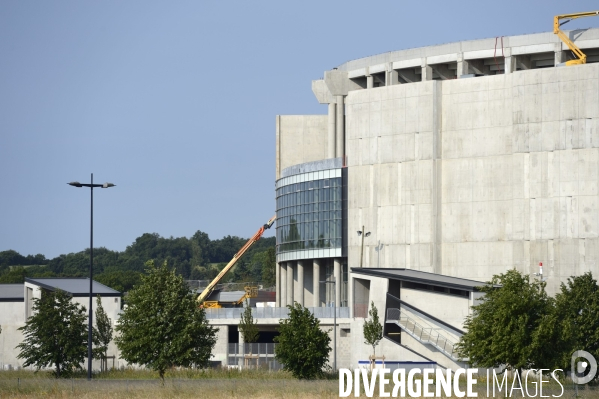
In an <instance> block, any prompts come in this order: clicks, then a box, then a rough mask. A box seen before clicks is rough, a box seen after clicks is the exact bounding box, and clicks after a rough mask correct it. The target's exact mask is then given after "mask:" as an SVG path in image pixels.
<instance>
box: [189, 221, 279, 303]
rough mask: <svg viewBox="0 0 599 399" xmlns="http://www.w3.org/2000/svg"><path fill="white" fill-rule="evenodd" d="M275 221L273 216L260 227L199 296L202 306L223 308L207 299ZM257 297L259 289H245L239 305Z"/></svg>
mask: <svg viewBox="0 0 599 399" xmlns="http://www.w3.org/2000/svg"><path fill="white" fill-rule="evenodd" d="M275 219H276V216H273V217H272V218H270V220H269V221H268V222H266V224H264V225H263V226H262V227H260V229H258V231H257V232H256V234H254V236H253V237H252V238H250V239H249V240H248V241H247V242H246V243H245V245H244V246H243V247H241V249H240V250H239V252H237V253H236V254H235V256H233V259H231V261H230V262H229V263H228V264H227V266H225V267H224V268H223V270H221V271H220V273H218V276H216V277H215V278H214V280H212V281H211V282H210V284H208V286H207V287H206V288H205V289H204V291H202V293H201V294H200V296H198V302H200V303H201V304H202V306H204V307H205V308H220V307H221V306H220V304H219V303H218V301H206V298H208V296H209V295H210V294H211V293H212V291H213V290H214V287H215V286H216V285H217V284H218V283H219V282H220V280H222V278H223V277H224V276H225V274H227V273H228V272H229V270H231V269H232V268H233V266H235V263H237V261H238V260H239V259H241V257H242V256H243V255H244V254H245V253H246V252H247V250H248V249H250V248H251V247H252V245H254V244H255V243H256V241H258V240H259V239H260V238H261V237H262V234H264V231H266V230H267V229H270V227H271V226H272V225H273V223H274V222H275ZM256 296H258V287H249V286H248V287H245V295H244V296H243V297H242V298H241V299H240V300H239V303H242V302H243V301H244V300H245V299H246V298H255V297H256Z"/></svg>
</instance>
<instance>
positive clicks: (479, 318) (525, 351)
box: [457, 270, 599, 374]
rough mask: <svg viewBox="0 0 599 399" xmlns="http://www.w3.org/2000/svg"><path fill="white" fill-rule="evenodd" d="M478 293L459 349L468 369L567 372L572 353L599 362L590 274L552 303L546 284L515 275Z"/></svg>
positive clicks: (598, 305) (597, 304)
mask: <svg viewBox="0 0 599 399" xmlns="http://www.w3.org/2000/svg"><path fill="white" fill-rule="evenodd" d="M481 290H482V291H483V292H484V293H485V297H484V298H483V299H482V301H481V302H480V303H479V304H478V305H476V306H474V307H473V313H472V315H470V316H468V317H467V318H466V322H465V323H464V327H465V328H466V329H467V332H466V333H465V334H464V335H463V336H462V337H461V339H460V342H459V343H458V345H457V350H458V352H459V355H460V357H461V358H462V359H468V362H469V363H470V364H471V365H474V366H479V367H488V368H497V367H501V368H506V369H510V370H519V371H522V370H528V369H537V370H539V369H545V370H547V369H551V370H553V369H562V370H569V369H570V365H571V359H572V354H573V353H574V352H575V351H578V350H585V351H587V352H589V353H590V354H591V355H593V356H594V357H595V358H599V318H598V317H597V315H598V314H599V285H597V281H596V280H595V279H594V278H593V276H592V274H591V273H590V272H589V273H585V274H583V275H582V276H575V277H570V278H569V279H568V281H567V282H566V283H562V284H561V286H560V292H558V293H557V294H556V295H555V297H554V298H553V297H550V296H548V295H547V292H546V291H545V282H543V281H540V280H539V279H532V280H531V279H530V278H529V276H528V275H524V274H522V273H520V272H518V271H516V270H510V271H508V272H506V273H504V274H500V275H497V276H494V277H493V279H492V280H491V282H490V283H489V284H488V285H486V286H485V287H483V288H482V289H481ZM588 367H590V365H588ZM585 374H586V373H585Z"/></svg>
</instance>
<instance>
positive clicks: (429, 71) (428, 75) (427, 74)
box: [422, 58, 433, 82]
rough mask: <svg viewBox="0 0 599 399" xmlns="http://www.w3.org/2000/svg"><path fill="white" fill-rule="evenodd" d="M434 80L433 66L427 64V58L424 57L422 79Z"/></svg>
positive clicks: (424, 80)
mask: <svg viewBox="0 0 599 399" xmlns="http://www.w3.org/2000/svg"><path fill="white" fill-rule="evenodd" d="M427 80H433V68H431V67H430V66H428V65H427V63H426V60H425V59H424V58H423V59H422V81H423V82H426V81H427Z"/></svg>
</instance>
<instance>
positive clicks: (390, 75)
mask: <svg viewBox="0 0 599 399" xmlns="http://www.w3.org/2000/svg"><path fill="white" fill-rule="evenodd" d="M397 84H399V72H398V71H396V70H395V69H393V68H390V69H389V70H388V71H387V76H386V79H385V86H393V85H397Z"/></svg>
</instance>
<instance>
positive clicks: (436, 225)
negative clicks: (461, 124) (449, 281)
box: [431, 81, 443, 274]
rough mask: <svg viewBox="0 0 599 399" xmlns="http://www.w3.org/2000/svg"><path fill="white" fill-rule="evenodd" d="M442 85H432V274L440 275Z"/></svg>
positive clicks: (438, 83) (441, 234) (441, 235)
mask: <svg viewBox="0 0 599 399" xmlns="http://www.w3.org/2000/svg"><path fill="white" fill-rule="evenodd" d="M442 88H443V85H442V84H441V82H439V81H437V82H435V83H434V84H433V115H432V117H433V118H432V119H433V154H432V155H433V171H432V172H433V176H432V180H433V189H432V192H431V194H432V198H431V203H432V211H433V226H432V227H433V236H432V244H433V262H432V266H433V272H434V273H438V274H441V272H442V265H443V246H442V243H443V223H442V222H443V212H442V209H443V207H442V191H443V189H442V188H443V177H442V176H443V152H442V142H443V132H442V130H441V115H442V104H443V102H442V98H443V92H442Z"/></svg>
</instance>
